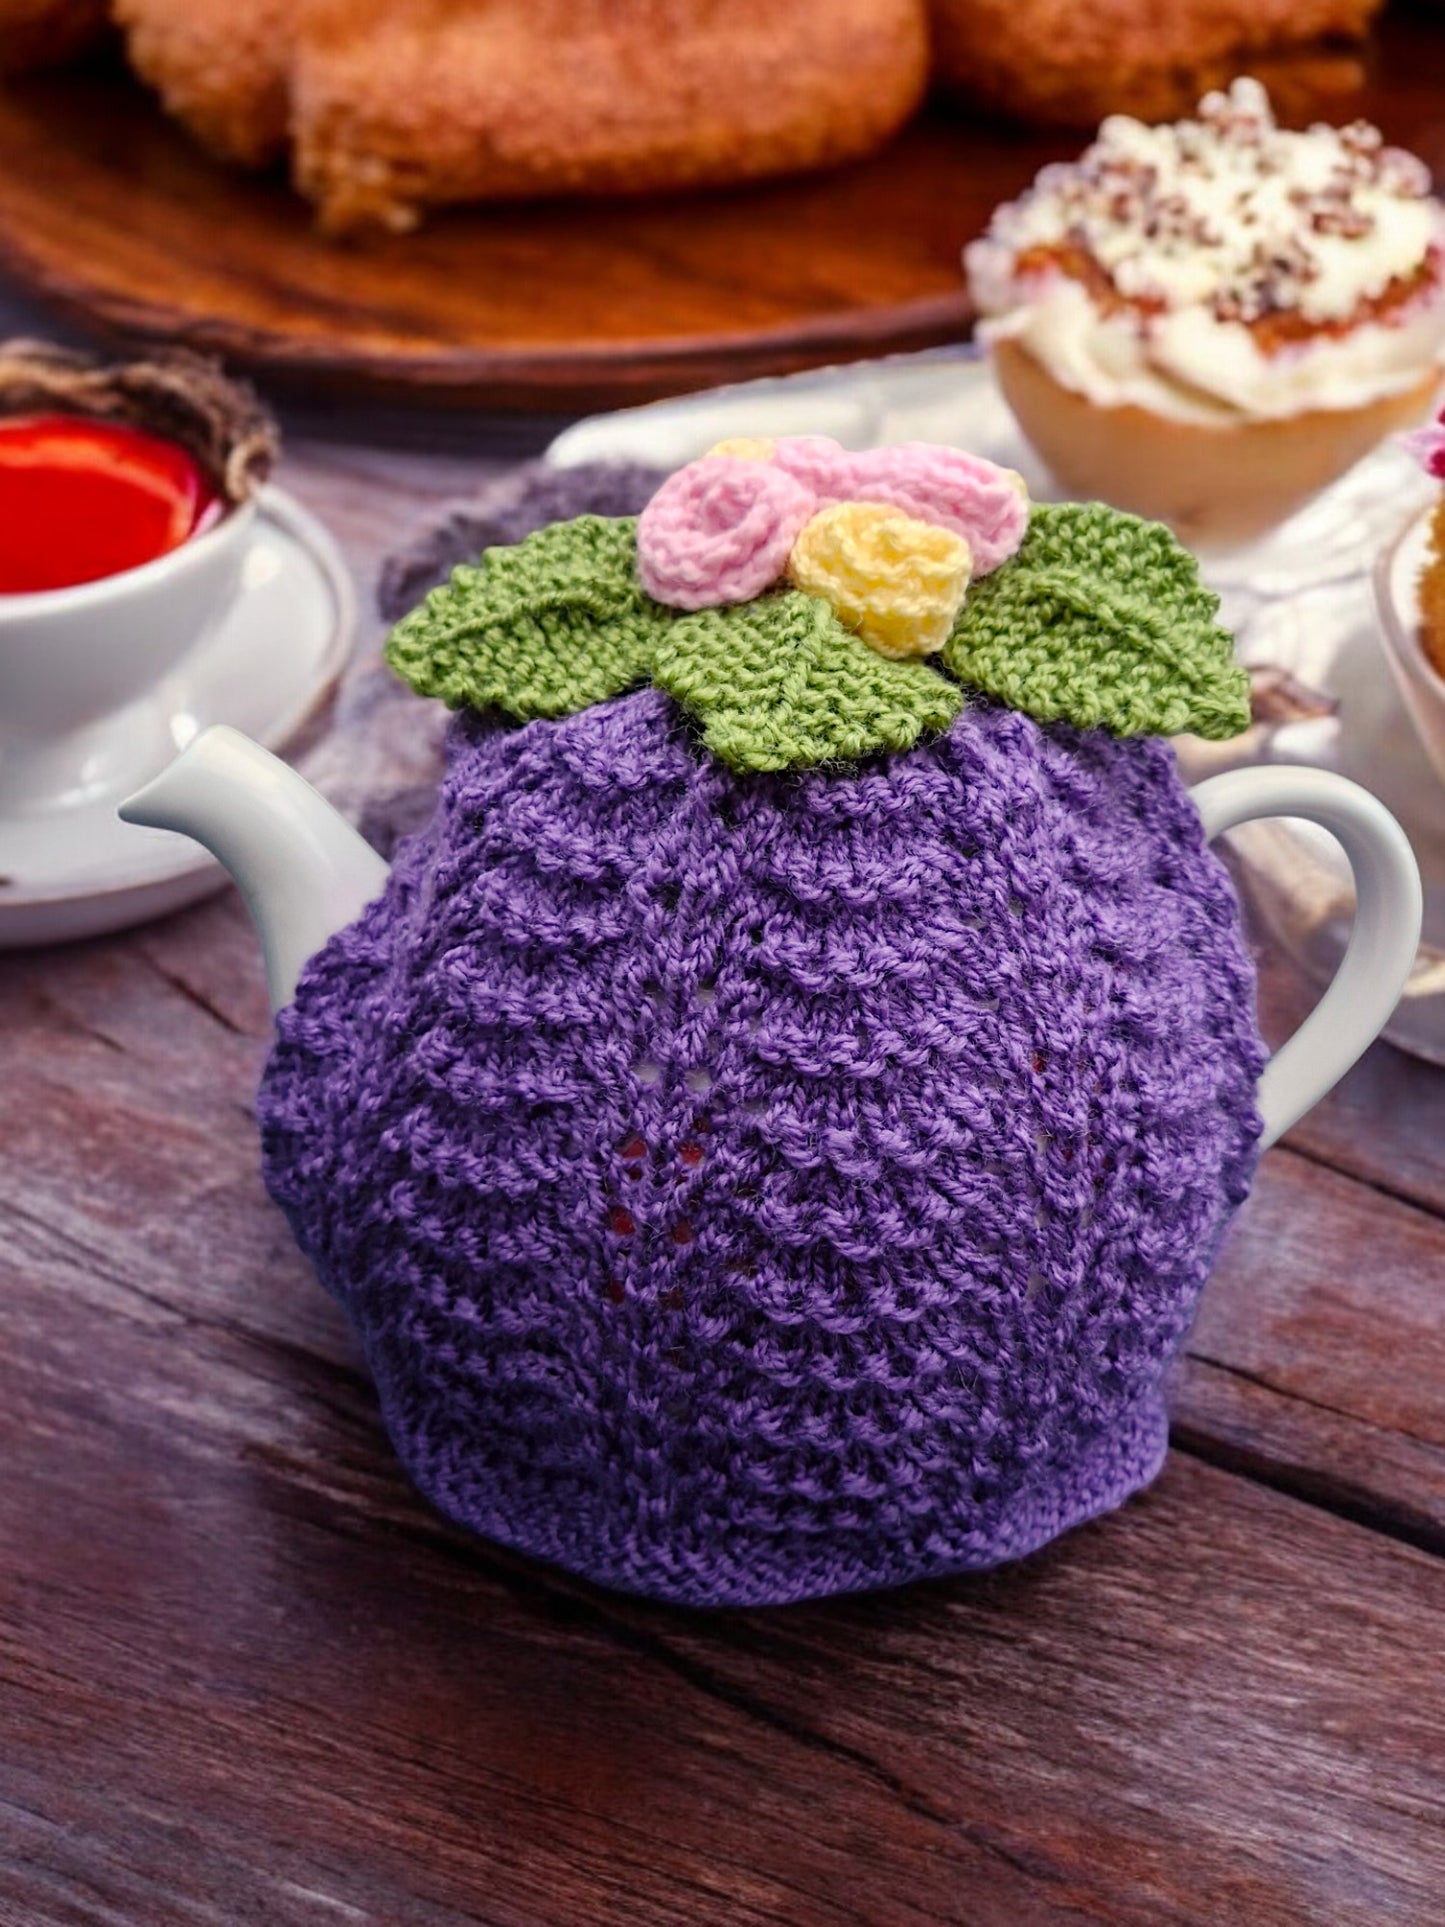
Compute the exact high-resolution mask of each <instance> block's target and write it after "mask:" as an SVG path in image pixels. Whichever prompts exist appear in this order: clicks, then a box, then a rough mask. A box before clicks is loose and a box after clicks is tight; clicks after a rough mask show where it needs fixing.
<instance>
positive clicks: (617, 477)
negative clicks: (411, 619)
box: [376, 462, 667, 622]
mask: <svg viewBox="0 0 1445 1927" xmlns="http://www.w3.org/2000/svg"><path fill="white" fill-rule="evenodd" d="M666 476H667V470H666V469H663V468H648V467H646V466H645V465H644V464H643V463H641V462H579V463H578V464H577V465H576V467H574V468H552V467H549V466H548V464H547V463H546V462H528V463H526V464H525V465H524V466H523V467H521V468H519V469H516V470H514V471H513V472H512V473H511V474H509V475H506V476H503V477H502V478H501V479H500V480H499V481H495V482H493V483H491V484H490V485H489V486H488V487H487V488H484V489H482V490H481V491H480V492H479V493H478V494H476V495H471V496H466V497H464V498H463V499H462V500H460V501H457V502H453V503H451V504H450V505H449V506H448V507H447V508H445V509H443V510H442V512H441V513H440V515H438V516H436V517H434V518H433V520H432V522H431V523H430V524H429V526H428V527H427V528H426V529H425V530H424V531H423V533H422V534H421V535H420V536H418V537H417V539H416V540H415V541H414V542H413V543H412V544H411V545H410V546H409V547H407V548H404V549H401V550H399V551H398V552H397V553H396V554H395V555H390V556H388V557H387V559H386V561H385V563H384V564H383V565H382V570H381V576H380V579H379V580H378V582H377V585H376V606H377V608H378V609H379V610H380V611H381V613H382V615H383V616H384V617H385V618H386V620H387V621H388V622H396V621H398V620H399V619H400V618H401V617H402V616H404V615H405V614H406V612H407V610H408V609H412V608H415V606H416V604H417V603H418V602H420V601H421V599H422V597H423V596H424V595H425V594H426V592H427V591H428V589H434V588H435V587H436V586H437V584H438V583H439V582H445V581H446V579H447V577H448V576H449V575H450V574H451V572H452V570H453V569H454V568H455V567H456V566H457V564H458V563H459V562H475V561H476V559H477V557H478V556H479V555H480V554H481V553H482V551H483V550H484V549H490V548H498V547H500V548H505V547H506V546H507V545H508V544H510V543H512V542H520V541H521V539H522V537H523V536H524V535H530V534H531V533H532V531H533V529H541V528H545V527H546V526H547V524H548V523H549V522H566V521H570V520H571V518H572V517H573V516H574V515H582V514H588V515H636V514H638V513H639V512H640V511H641V510H642V509H644V508H645V507H646V506H647V504H648V503H649V502H650V501H651V500H652V498H653V496H654V495H655V494H656V493H657V488H658V484H659V483H660V482H662V481H664V480H665V479H666Z"/></svg>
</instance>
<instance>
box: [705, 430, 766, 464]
mask: <svg viewBox="0 0 1445 1927" xmlns="http://www.w3.org/2000/svg"><path fill="white" fill-rule="evenodd" d="M775 446H776V444H775V443H774V441H773V438H772V436H771V435H734V436H732V437H731V438H730V439H729V440H727V441H725V442H714V443H713V445H712V447H711V448H710V449H709V450H708V451H707V455H706V456H704V458H703V459H704V460H707V459H708V458H709V457H711V456H713V455H731V456H733V457H734V458H735V459H736V460H737V461H740V462H770V461H771V460H772V459H773V449H774V447H775Z"/></svg>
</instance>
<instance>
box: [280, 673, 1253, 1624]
mask: <svg viewBox="0 0 1445 1927" xmlns="http://www.w3.org/2000/svg"><path fill="white" fill-rule="evenodd" d="M1263 1062H1264V1051H1263V1047H1262V1045H1261V1043H1260V1040H1259V1037H1258V1033H1257V1029H1256V1024H1255V1017H1254V978H1253V969H1252V966H1251V964H1250V961H1249V958H1248V955H1247V953H1246V951H1245V948H1244V945H1243V941H1242V938H1241V934H1240V929H1239V920H1238V912H1237V907H1236V903H1235V898H1234V893H1233V889H1232V886H1231V884H1230V881H1229V878H1228V875H1227V873H1226V871H1225V870H1224V868H1223V866H1222V864H1221V863H1220V862H1219V860H1218V859H1217V858H1216V857H1215V856H1214V855H1213V854H1212V853H1211V852H1210V851H1209V849H1208V848H1207V847H1206V844H1205V839H1204V832H1203V829H1202V827H1201V824H1200V822H1199V818H1198V815H1197V813H1196V811H1195V809H1194V806H1193V805H1192V804H1191V802H1190V800H1189V798H1188V795H1187V793H1186V792H1185V790H1184V787H1183V785H1182V783H1181V782H1180V780H1179V777H1178V774H1177V771H1176V768H1175V764H1174V758H1173V754H1172V751H1171V750H1170V749H1169V748H1168V747H1167V745H1165V744H1163V743H1161V742H1159V741H1156V740H1154V739H1152V738H1140V739H1133V740H1120V739H1118V738H1116V737H1114V736H1111V735H1109V734H1107V733H1106V732H1105V731H1102V730H1088V731H1082V730H1075V729H1071V728H1067V727H1063V726H1044V725H1041V724H1039V723H1037V722H1035V721H1033V720H1032V719H1030V718H1029V717H1027V716H1024V715H1021V714H1018V713H1016V712H1014V711H1011V710H1007V709H1004V708H998V707H992V706H989V705H987V704H979V705H976V706H973V707H970V708H967V709H965V710H964V712H963V713H962V714H961V715H960V716H959V717H958V719H957V720H956V721H955V722H954V724H953V725H952V726H951V727H950V728H949V729H948V731H947V732H946V733H944V734H942V735H940V736H938V737H937V738H936V739H933V740H931V741H929V742H928V743H926V744H922V745H919V746H917V747H915V748H914V749H912V750H910V751H908V752H907V753H905V754H900V755H895V756H892V757H886V756H880V757H878V758H875V759H873V760H871V761H867V762H863V763H860V764H858V765H857V766H855V767H852V768H847V769H841V770H840V769H836V768H830V769H819V770H814V771H805V772H786V773H783V774H780V775H778V776H776V777H766V778H760V777H757V776H750V777H739V776H737V775H734V774H733V773H731V772H730V771H729V770H728V769H726V768H725V767H724V766H723V765H722V764H721V763H720V762H718V761H717V760H716V759H715V758H713V757H710V756H708V755H707V754H706V753H705V752H703V751H702V750H700V748H699V746H698V745H697V743H696V741H695V740H694V738H693V736H692V734H691V732H689V730H688V729H687V728H686V727H685V725H684V724H683V722H682V720H681V718H680V716H679V713H678V711H677V709H676V707H675V706H674V704H673V703H672V702H671V701H670V699H669V698H668V697H666V696H665V695H663V694H662V693H661V692H660V691H658V690H642V691H639V692H635V693H633V694H630V695H627V696H623V697H620V698H617V699H616V700H613V701H611V702H608V703H604V704H601V705H599V706H596V707H593V708H589V709H586V710H583V711H581V712H579V713H578V714H576V715H573V716H571V717H569V718H566V719H565V720H562V721H559V722H548V723H540V722H539V723H530V724H527V725H526V726H524V727H522V728H503V727H499V726H498V725H496V724H495V723H493V722H490V721H488V720H487V719H486V718H485V717H482V716H479V715H468V716H464V717H462V718H460V719H459V720H458V721H456V722H455V723H454V724H453V727H452V734H451V739H450V744H449V758H448V770H447V774H446V778H445V782H444V785H443V789H442V794H441V798H440V802H439V804H438V808H437V812H436V815H435V817H434V819H433V820H432V822H431V824H430V825H429V827H428V828H427V829H425V830H424V831H422V832H421V833H420V834H419V835H417V836H415V837H413V838H411V839H409V840H408V841H407V842H406V843H404V844H403V846H402V848H401V850H400V852H399V853H398V858H397V861H396V864H395V866H394V868H393V871H392V874H391V876H390V878H389V880H388V882H387V885H386V888H385V890H384V892H383V893H382V895H381V896H380V897H379V898H378V899H377V901H376V902H374V903H373V904H371V905H370V906H369V907H368V908H367V909H366V910H365V911H364V912H363V914H362V915H361V916H360V918H359V919H357V920H356V921H355V922H353V923H352V924H350V925H349V926H348V927H347V928H346V929H344V930H342V931H341V932H339V933H338V934H337V935H336V936H335V937H333V938H332V939H331V941H330V942H329V943H328V944H327V945H326V946H325V947H324V948H323V949H322V951H321V952H320V953H319V954H318V955H317V956H315V957H314V958H313V959H312V960H311V962H310V964H309V965H308V966H307V968H306V969H305V971H304V972H303V974H302V977H301V980H300V983H299V985H298V988H297V992H296V996H295V999H294V1001H293V1002H292V1003H291V1004H290V1005H289V1006H288V1007H287V1008H286V1009H285V1010H284V1011H282V1013H281V1014H280V1017H279V1019H278V1034H277V1042H276V1045H275V1049H274V1052H273V1055H272V1057H271V1060H270V1063H269V1065H268V1067H267V1071H266V1075H265V1078H264V1081H263V1085H262V1089H261V1095H260V1106H259V1111H260V1118H261V1124H262V1133H263V1145H264V1156H265V1169H266V1178H267V1183H268V1186H269V1188H270V1190H271V1192H272V1194H273V1196H274V1197H275V1198H276V1199H277V1201H278V1202H279V1203H280V1204H281V1205H282V1207H283V1208H284V1209H285V1211H286V1212H287V1214H288V1216H289V1217H290V1219H291V1222H292V1225H293V1227H294V1229H295V1231H296V1234H297V1236H298V1238H299V1240H300V1242H301V1244H302V1246H303V1248H304V1249H305V1250H306V1251H307V1252H308V1253H309V1254H310V1256H311V1257H312V1259H313V1260H314V1262H315V1264H316V1266H317V1268H318V1270H319V1272H320V1275H321V1277H322V1280H323V1282H324V1283H325V1284H326V1285H327V1287H328V1288H329V1289H330V1290H331V1291H332V1292H333V1293H334V1294H335V1295H336V1296H337V1297H338V1299H339V1300H340V1301H341V1303H342V1304H343V1305H344V1306H345V1308H346V1310H347V1312H348V1314H349V1316H350V1318H351V1320H352V1321H353V1323H354V1325H355V1327H356V1329H357V1331H358V1333H359V1334H360V1337H361V1340H362V1343H363V1345H364V1347H365V1351H366V1355H367V1358H368V1361H369V1364H370V1366H371V1369H372V1371H373V1372H374V1374H375V1377H376V1381H377V1385H378V1388H379V1392H380V1397H381V1403H382V1408H383V1411H384V1414H385V1417H386V1420H387V1424H388V1426H389V1428H390V1430H391V1432H392V1435H393V1437H394V1439H395V1441H396V1444H397V1446H398V1449H399V1451H400V1453H401V1455H402V1457H403V1459H404V1460H405V1462H406V1464H407V1465H408V1467H409V1469H410V1471H411V1473H412V1475H413V1476H414V1478H415V1479H416V1481H417V1483H418V1485H419V1486H420V1487H421V1489H422V1490H423V1491H424V1492H425V1493H426V1494H427V1496H428V1497H429V1498H430V1499H431V1500H432V1501H433V1502H434V1503H435V1504H436V1505H437V1506H438V1507H439V1508H440V1509H441V1510H443V1511H444V1512H446V1513H448V1514H450V1515H451V1516H452V1517H454V1518H455V1519H457V1520H459V1521H460V1522H461V1523H463V1524H464V1525H466V1526H468V1527H470V1528H472V1529H474V1530H476V1531H478V1532H480V1533H482V1534H485V1535H486V1536H489V1537H492V1538H495V1539H498V1540H501V1541H503V1542H505V1543H507V1544H509V1545H511V1546H514V1547H517V1548H519V1549H521V1550H524V1551H526V1552H529V1553H531V1554H534V1555H536V1556H539V1557H541V1558H544V1559H548V1560H551V1561H555V1562H558V1563H560V1564H562V1565H564V1566H566V1567H568V1568H569V1569H571V1570H573V1571H575V1572H577V1573H580V1574H583V1575H585V1576H586V1577H588V1578H590V1579H593V1580H596V1581H599V1582H601V1583H604V1584H607V1585H612V1586H617V1587H621V1588H624V1589H627V1590H630V1591H635V1592H640V1593H646V1594H649V1595H652V1596H655V1597H660V1598H666V1599H671V1600H676V1601H680V1602H685V1603H689V1604H697V1605H716V1604H734V1605H740V1604H760V1603H765V1602H777V1601H783V1600H789V1599H797V1598H803V1597H808V1596H813V1595H817V1594H822V1593H828V1592H833V1591H841V1590H849V1589H855V1588H861V1587H870V1586H880V1585H890V1584H897V1583H901V1582H903V1581H906V1580H910V1579H914V1578H921V1577H926V1576H930V1575H936V1574H941V1573H946V1572H951V1571H956V1570H960V1569H966V1568H976V1567H983V1566H988V1565H991V1564H994V1563H996V1562H998V1561H1000V1560H1003V1559H1007V1558H1010V1557H1014V1556H1017V1555H1019V1554H1022V1553H1025V1552H1028V1551H1030V1550H1031V1549H1033V1548H1034V1547H1036V1546H1038V1545H1040V1544H1042V1543H1043V1542H1045V1541H1046V1540H1048V1539H1050V1538H1051V1537H1053V1536H1054V1535H1055V1534H1056V1533H1058V1532H1060V1531H1062V1530H1064V1529H1065V1528H1067V1527H1069V1526H1071V1525H1073V1524H1075V1523H1077V1522H1079V1521H1081V1520H1083V1519H1086V1518H1088V1517H1091V1516H1093V1515H1095V1514H1097V1513H1099V1512H1101V1511H1104V1510H1107V1509H1108V1508H1109V1507H1111V1506H1113V1505H1115V1504H1117V1503H1119V1502H1120V1501H1121V1500H1122V1499H1124V1498H1125V1497H1126V1496H1127V1495H1128V1494H1129V1493H1130V1492H1132V1491H1134V1490H1135V1489H1137V1488H1138V1487H1140V1486H1141V1485H1143V1484H1145V1483H1147V1481H1148V1480H1149V1479H1150V1478H1151V1477H1152V1476H1153V1474H1154V1473H1155V1471H1156V1470H1157V1469H1158V1466H1159V1464H1160V1462H1161V1460H1162V1457H1163V1454H1164V1450H1165V1443H1166V1430H1167V1427H1166V1415H1165V1408H1164V1402H1163V1391H1162V1386H1163V1380H1164V1377H1165V1374H1166V1372H1167V1370H1168V1367H1169V1364H1170V1362H1171V1360H1172V1359H1173V1357H1174V1356H1175V1354H1176V1352H1177V1351H1178V1348H1179V1346H1180V1344H1181V1342H1182V1339H1183V1337H1184V1335H1185V1333H1186V1332H1187V1330H1188V1327H1189V1324H1190V1322H1191V1320H1192V1317H1193V1314H1194V1309H1195V1305H1196V1302H1197V1299H1198V1295H1199V1292H1200V1289H1201V1287H1202V1285H1203V1282H1204V1279H1205V1277H1206V1275H1207V1272H1208V1270H1209V1267H1210V1264H1211V1262H1212V1260H1213V1257H1214V1254H1215V1251H1216V1249H1217V1246H1218V1243H1219V1239H1220V1237H1221V1235H1222V1233H1223V1230H1224V1228H1225V1226H1226V1224H1227V1222H1228V1220H1229V1218H1230V1216H1231V1214H1232V1213H1233V1211H1234V1210H1235V1208H1236V1207H1237V1206H1238V1205H1239V1203H1240V1202H1241V1200H1242V1199H1243V1197H1244V1196H1245V1193H1246V1191H1247V1189H1248V1185H1249V1181H1250V1177H1251V1174H1252V1171H1253V1168H1254V1164H1255V1161H1256V1157H1257V1151H1258V1140H1259V1133H1260V1120H1259V1116H1258V1112H1257V1110H1256V1106H1255V1087H1256V1082H1257V1080H1258V1077H1259V1073H1260V1069H1261V1066H1262V1064H1263Z"/></svg>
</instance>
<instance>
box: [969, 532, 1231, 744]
mask: <svg viewBox="0 0 1445 1927" xmlns="http://www.w3.org/2000/svg"><path fill="white" fill-rule="evenodd" d="M1218 608H1219V598H1218V597H1217V596H1215V595H1213V594H1211V593H1210V592H1209V590H1207V589H1206V588H1205V587H1204V585H1203V584H1202V583H1201V582H1200V580H1199V570H1198V565H1197V564H1196V562H1195V560H1194V558H1193V556H1191V555H1190V554H1189V553H1188V551H1187V550H1186V549H1184V548H1183V547H1181V546H1180V544H1179V543H1178V542H1177V541H1176V540H1175V538H1174V536H1173V535H1171V534H1170V532H1169V530H1168V529H1166V528H1163V527H1162V526H1161V525H1160V524H1158V523H1156V522H1144V521H1141V520H1140V519H1139V517H1137V516H1134V515H1126V514H1124V513H1123V512H1122V511H1120V510H1118V509H1111V508H1106V507H1105V506H1104V505H1103V504H1102V503H1098V502H1087V503H1081V502H1065V503H1058V504H1044V505H1041V506H1040V507H1038V508H1036V509H1035V510H1034V512H1033V515H1032V517H1031V518H1030V522H1029V531H1028V534H1027V536H1026V537H1025V538H1024V542H1023V545H1022V547H1021V548H1020V549H1019V552H1018V554H1017V555H1016V556H1014V557H1013V558H1012V559H1011V560H1010V561H1008V562H1006V563H1004V565H1003V566H1002V567H1001V568H999V569H996V570H995V571H994V572H993V574H992V575H989V576H985V577H984V578H983V580H982V581H980V582H976V583H975V584H973V586H972V587H971V588H970V590H969V592H968V596H967V598H966V600H965V602H964V605H963V608H962V610H961V611H960V614H959V618H958V621H957V622H956V624H955V625H954V630H953V634H952V635H951V636H950V638H949V640H948V642H947V643H946V644H945V646H944V650H943V660H944V662H945V664H946V665H947V667H948V669H949V670H950V672H951V673H952V674H953V675H955V676H957V677H958V679H959V681H960V682H962V683H965V684H969V685H971V686H973V687H974V688H977V689H981V690H983V691H985V692H986V693H987V694H988V695H991V696H994V697H996V698H997V699H998V700H999V701H1001V702H1004V703H1007V704H1008V705H1009V707H1010V708H1013V709H1020V710H1023V711H1025V712H1026V713H1027V714H1028V715H1030V716H1032V717H1034V718H1035V719H1036V720H1037V721H1039V722H1068V723H1073V724H1076V725H1077V726H1078V727H1080V728H1084V729H1090V728H1096V727H1102V728H1105V729H1108V730H1111V731H1113V733H1114V734H1115V735H1118V736H1177V735H1180V734H1182V733H1183V732H1184V731H1192V732H1193V733H1194V734H1196V735H1199V736H1207V737H1212V738H1216V739H1218V738H1223V737H1228V736H1235V735H1238V733H1239V732H1240V731H1241V730H1242V729H1244V728H1246V727H1247V726H1248V723H1249V680H1248V677H1247V676H1246V675H1245V672H1244V671H1243V670H1242V669H1240V668H1238V667H1237V666H1236V665H1235V662H1234V650H1233V643H1232V640H1231V638H1230V636H1229V633H1228V631H1227V630H1225V629H1222V628H1220V627H1219V625H1218V623H1217V622H1216V621H1215V616H1216V614H1217V612H1218Z"/></svg>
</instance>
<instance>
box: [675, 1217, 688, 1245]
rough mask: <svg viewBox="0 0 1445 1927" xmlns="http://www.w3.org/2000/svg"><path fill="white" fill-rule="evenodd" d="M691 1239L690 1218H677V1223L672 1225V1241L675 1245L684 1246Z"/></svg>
mask: <svg viewBox="0 0 1445 1927" xmlns="http://www.w3.org/2000/svg"><path fill="white" fill-rule="evenodd" d="M692 1239H693V1230H692V1220H691V1219H690V1218H679V1219H678V1221H677V1223H676V1224H675V1225H674V1226H673V1227H672V1242H673V1243H674V1244H675V1245H683V1246H686V1245H690V1244H691V1243H692Z"/></svg>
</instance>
